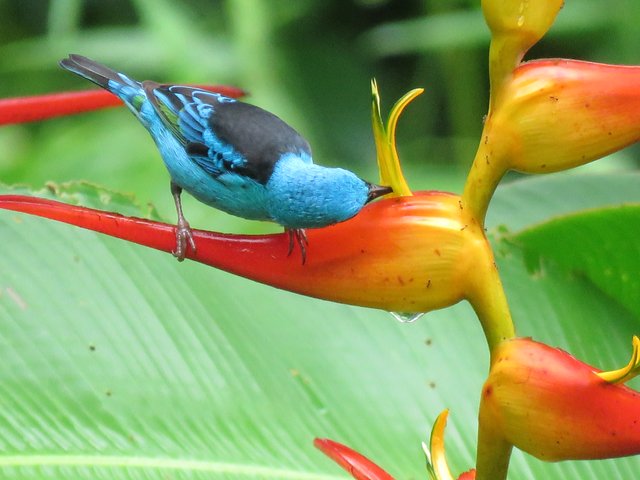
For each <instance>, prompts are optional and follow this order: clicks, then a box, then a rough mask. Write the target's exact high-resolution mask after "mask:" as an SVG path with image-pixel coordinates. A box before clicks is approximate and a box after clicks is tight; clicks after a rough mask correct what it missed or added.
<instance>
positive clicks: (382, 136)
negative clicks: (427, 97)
mask: <svg viewBox="0 0 640 480" xmlns="http://www.w3.org/2000/svg"><path fill="white" fill-rule="evenodd" d="M423 91H424V89H422V88H416V89H414V90H411V91H410V92H408V93H407V94H405V95H404V96H403V97H402V98H401V99H400V100H398V101H397V102H396V104H395V105H394V106H393V108H392V109H391V113H389V119H388V120H387V124H386V126H385V125H384V123H383V122H382V115H381V114H380V94H379V93H378V85H377V83H376V81H375V80H372V81H371V93H372V102H371V120H372V124H373V138H374V139H375V142H376V153H377V157H378V168H379V169H380V184H381V185H388V186H390V187H391V188H393V193H391V194H390V195H389V196H390V197H404V196H411V195H413V193H412V192H411V189H410V188H409V185H408V184H407V182H406V180H405V179H404V175H403V173H402V168H401V167H400V159H399V158H398V151H397V150H396V125H397V123H398V118H400V114H401V113H402V111H403V110H404V108H405V107H406V106H407V105H408V104H409V103H410V102H411V101H412V100H413V99H414V98H416V97H417V96H418V95H420V94H421V93H422V92H423Z"/></svg>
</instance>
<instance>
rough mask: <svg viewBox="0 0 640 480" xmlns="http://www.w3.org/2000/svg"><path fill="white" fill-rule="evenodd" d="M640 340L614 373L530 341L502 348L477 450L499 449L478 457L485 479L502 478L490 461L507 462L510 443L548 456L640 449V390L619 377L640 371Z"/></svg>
mask: <svg viewBox="0 0 640 480" xmlns="http://www.w3.org/2000/svg"><path fill="white" fill-rule="evenodd" d="M639 346H640V341H639V340H638V339H637V338H635V339H634V355H633V359H632V362H631V363H630V365H629V366H627V367H626V368H625V369H623V370H624V372H621V371H617V372H614V373H613V374H612V375H608V374H607V373H603V372H599V370H598V369H596V368H594V367H591V366H589V365H587V364H585V363H583V362H581V361H579V360H577V359H576V358H574V357H573V356H571V355H569V354H568V353H567V352H564V351H562V350H559V349H556V348H552V347H549V346H547V345H544V344H542V343H538V342H535V341H533V340H531V339H525V338H519V339H512V340H508V341H505V342H504V343H502V344H501V345H500V346H499V347H497V348H496V352H495V357H494V362H493V364H492V366H491V371H490V374H489V377H488V379H487V381H486V383H485V385H484V388H483V391H482V400H481V405H480V427H481V429H483V428H484V429H485V430H484V435H485V437H484V438H483V437H482V434H481V436H480V438H479V443H480V444H481V445H480V447H482V448H480V447H479V451H478V455H479V457H480V455H481V452H483V455H489V454H490V453H491V451H492V449H496V446H497V447H498V450H497V456H496V458H484V459H480V458H479V464H478V476H479V478H480V475H483V476H482V478H502V477H498V476H491V475H487V472H486V470H483V465H496V464H499V463H500V462H501V459H500V458H498V456H499V455H500V454H501V453H500V445H503V444H507V445H513V446H516V447H518V448H520V449H521V450H524V451H525V452H528V453H530V454H531V455H534V456H535V457H537V458H539V459H542V460H547V461H557V460H568V459H602V458H613V457H621V456H626V455H634V454H638V453H640V393H638V392H636V391H634V390H632V389H630V388H628V387H626V386H624V385H621V384H619V383H612V382H615V381H620V380H628V379H629V378H630V377H631V376H633V375H635V374H637V373H638V348H639ZM603 377H604V378H603ZM607 378H609V380H610V381H607V380H606V379H607ZM505 452H506V450H504V449H503V452H502V453H505ZM502 460H504V459H502Z"/></svg>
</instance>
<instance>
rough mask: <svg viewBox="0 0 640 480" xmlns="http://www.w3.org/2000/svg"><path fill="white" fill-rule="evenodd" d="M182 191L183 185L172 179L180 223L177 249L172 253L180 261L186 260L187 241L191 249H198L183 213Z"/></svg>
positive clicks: (177, 226) (177, 231) (177, 230)
mask: <svg viewBox="0 0 640 480" xmlns="http://www.w3.org/2000/svg"><path fill="white" fill-rule="evenodd" d="M181 193H182V187H181V186H179V185H177V184H175V183H174V182H173V181H172V182H171V195H173V201H174V202H175V204H176V211H177V212H178V223H177V225H176V249H175V251H173V252H171V253H172V254H173V256H174V257H176V258H177V259H178V261H179V262H181V261H183V260H184V256H185V254H186V253H187V242H188V243H189V246H190V247H191V250H193V252H194V253H195V251H196V242H195V241H194V240H193V233H192V232H191V227H190V226H189V222H187V219H186V218H184V214H183V213H182V200H181V199H180V194H181Z"/></svg>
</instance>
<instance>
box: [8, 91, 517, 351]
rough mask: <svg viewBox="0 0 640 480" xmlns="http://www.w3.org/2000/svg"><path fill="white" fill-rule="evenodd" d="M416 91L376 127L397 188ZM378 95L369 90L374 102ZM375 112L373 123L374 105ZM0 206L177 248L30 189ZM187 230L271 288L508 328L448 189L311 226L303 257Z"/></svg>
mask: <svg viewBox="0 0 640 480" xmlns="http://www.w3.org/2000/svg"><path fill="white" fill-rule="evenodd" d="M418 93H419V91H417V90H416V91H414V92H412V93H411V92H410V94H408V95H407V96H405V97H404V98H403V99H402V100H401V101H400V102H398V103H397V104H396V106H395V107H394V109H393V110H392V112H391V114H390V116H389V118H390V120H389V122H387V127H386V128H380V129H378V130H377V131H376V132H377V133H376V144H377V145H379V146H383V150H382V153H381V151H380V150H379V152H378V153H379V158H382V160H381V164H382V165H387V162H389V161H390V160H391V161H393V162H395V163H393V164H391V165H387V167H388V168H381V176H382V177H383V178H384V179H385V180H386V179H388V180H389V182H390V184H391V185H392V186H393V188H394V190H396V192H398V190H400V192H402V191H403V189H404V188H405V187H403V186H402V185H403V184H404V185H405V186H406V183H404V178H403V176H402V172H401V171H400V168H399V162H398V161H397V153H396V152H395V142H394V139H395V125H396V123H397V118H398V116H399V113H400V111H402V109H403V108H404V107H405V106H406V104H407V103H408V102H409V101H410V100H411V98H414V97H415V96H416V95H417V94H418ZM376 98H377V91H376V90H375V89H374V103H376V101H377V100H376ZM373 111H374V124H375V122H376V119H375V112H376V109H375V107H374V110H373ZM378 118H379V110H378ZM380 125H381V122H380ZM384 152H387V153H384ZM406 188H407V189H408V187H406ZM408 193H409V194H411V192H410V191H409V192H408ZM0 208H5V209H9V210H16V211H21V212H25V213H31V214H35V215H40V216H43V217H47V218H52V219H55V220H59V221H63V222H66V223H71V224H74V225H77V226H81V227H83V228H88V229H91V230H95V231H99V232H102V233H106V234H109V235H112V236H115V237H118V238H123V239H127V240H130V241H133V242H136V243H140V244H143V245H146V246H149V247H152V248H157V249H161V250H164V251H166V252H171V251H172V250H173V249H174V248H175V230H174V228H175V227H174V226H173V225H167V224H162V223H158V222H151V221H146V220H141V219H136V218H126V217H123V216H120V215H117V214H113V213H109V212H102V211H98V210H92V209H88V208H83V207H78V206H72V205H65V204H62V203H59V202H54V201H50V200H44V199H37V198H31V197H20V196H0ZM193 234H194V239H195V242H196V245H197V251H196V252H193V251H192V250H191V249H189V252H188V254H187V258H190V259H192V260H196V261H199V262H202V263H205V264H208V265H211V266H214V267H216V268H219V269H222V270H226V271H229V272H231V273H235V274H237V275H241V276H244V277H247V278H250V279H253V280H256V281H259V282H262V283H266V284H268V285H272V286H274V287H278V288H282V289H286V290H290V291H293V292H297V293H301V294H304V295H309V296H313V297H318V298H322V299H326V300H332V301H335V302H342V303H348V304H353V305H360V306H366V307H373V308H379V309H384V310H388V311H392V312H397V313H398V314H399V315H400V316H402V317H403V318H408V319H409V318H415V315H419V314H421V313H424V312H428V311H431V310H434V309H439V308H444V307H447V306H450V305H453V304H455V303H457V302H459V301H461V300H464V299H466V300H469V302H470V303H471V304H472V306H473V307H474V309H475V310H476V312H477V313H478V316H479V317H480V320H481V322H482V324H483V328H484V329H485V333H486V334H487V338H488V341H489V344H490V345H493V344H497V343H499V342H500V341H502V340H504V339H505V338H510V337H511V336H513V325H512V322H511V317H510V313H509V309H508V306H507V303H506V299H505V297H504V292H503V291H502V289H501V288H500V280H499V277H498V273H497V271H496V267H495V263H494V259H493V253H492V251H491V247H490V245H489V242H488V241H487V239H486V237H485V235H484V231H483V229H482V228H481V227H480V226H479V225H478V223H477V222H476V221H475V220H474V218H472V217H470V216H469V215H468V211H467V210H466V209H465V208H464V206H463V205H462V203H461V199H460V197H459V196H457V195H454V194H451V193H444V192H433V191H432V192H421V193H419V194H416V195H401V196H397V197H395V198H385V199H381V200H379V201H377V202H374V203H371V204H369V205H367V206H366V207H365V208H364V209H363V210H362V211H361V212H360V213H359V214H358V215H356V216H355V217H354V218H352V219H350V220H347V221H345V222H342V223H339V224H336V225H333V226H330V227H326V228H322V229H309V230H308V231H307V238H308V246H307V247H306V251H307V252H306V257H307V258H306V262H304V263H303V262H302V261H301V259H300V257H299V256H298V255H297V254H295V252H294V254H292V255H289V237H288V235H286V234H274V235H257V236H253V235H251V236H247V235H224V234H220V233H215V232H205V231H199V230H194V231H193Z"/></svg>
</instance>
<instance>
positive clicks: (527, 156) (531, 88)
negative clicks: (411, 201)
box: [463, 60, 640, 218]
mask: <svg viewBox="0 0 640 480" xmlns="http://www.w3.org/2000/svg"><path fill="white" fill-rule="evenodd" d="M639 124H640V67H638V66H620V65H604V64H599V63H591V62H582V61H577V60H537V61H532V62H528V63H524V64H522V65H521V66H520V67H518V68H517V69H516V70H515V71H514V72H513V77H512V78H511V79H510V80H509V81H508V82H507V83H505V85H504V88H503V91H502V94H501V96H500V99H499V101H498V102H497V103H496V104H495V105H494V108H493V111H492V113H491V114H490V115H489V116H488V117H487V119H486V122H485V126H484V131H483V135H482V139H481V142H480V146H479V148H478V152H477V155H476V158H475V161H474V164H473V167H472V170H471V172H470V175H469V178H468V181H467V184H466V186H465V192H464V194H463V197H465V200H466V204H468V205H470V206H471V207H472V208H474V209H475V210H477V213H476V215H477V216H478V217H479V218H484V214H485V212H486V209H487V205H488V203H489V200H490V198H491V196H492V194H493V191H494V190H495V188H496V186H497V184H498V182H499V181H500V179H501V178H502V176H503V175H504V173H505V172H506V171H507V170H517V171H520V172H524V173H549V172H556V171H559V170H566V169H569V168H573V167H576V166H579V165H583V164H585V163H587V162H590V161H592V160H596V159H598V158H601V157H603V156H605V155H607V154H610V153H612V152H614V151H617V150H620V149H621V148H624V147H626V146H628V145H631V144H632V143H635V142H637V141H638V140H639V139H640V129H639V128H638V125H639Z"/></svg>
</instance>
